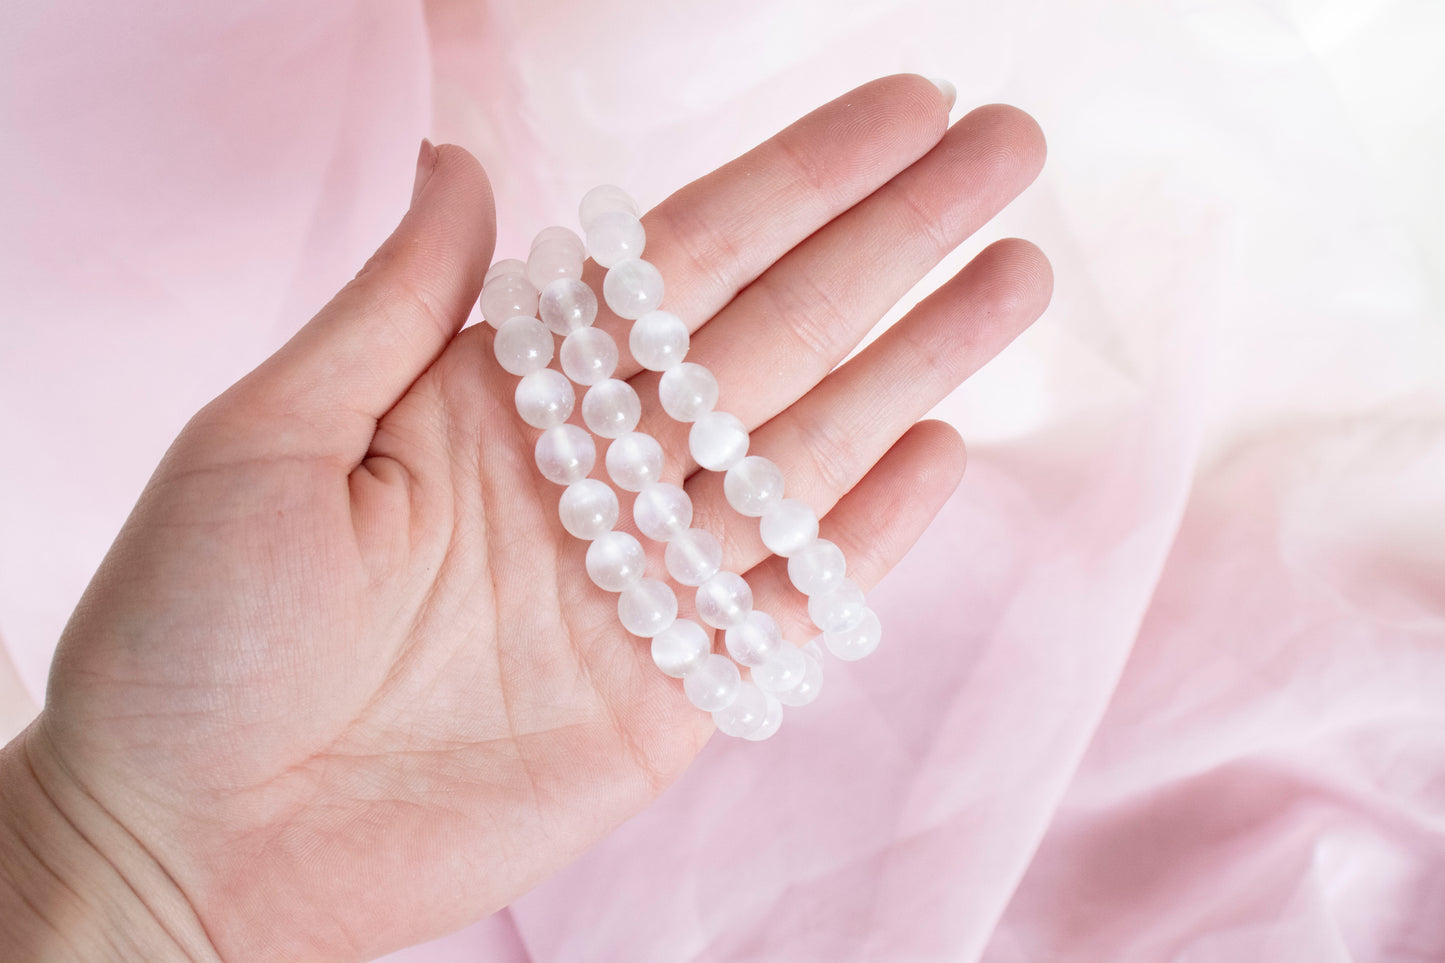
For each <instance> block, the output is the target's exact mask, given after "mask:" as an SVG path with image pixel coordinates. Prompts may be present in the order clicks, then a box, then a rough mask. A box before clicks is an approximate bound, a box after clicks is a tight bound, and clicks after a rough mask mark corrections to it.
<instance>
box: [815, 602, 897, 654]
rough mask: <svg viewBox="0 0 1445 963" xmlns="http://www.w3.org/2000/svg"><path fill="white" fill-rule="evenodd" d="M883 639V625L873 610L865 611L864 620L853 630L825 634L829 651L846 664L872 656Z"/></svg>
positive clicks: (824, 638) (825, 641)
mask: <svg viewBox="0 0 1445 963" xmlns="http://www.w3.org/2000/svg"><path fill="white" fill-rule="evenodd" d="M882 638H883V623H882V622H880V621H879V620H878V613H877V612H874V611H873V610H872V609H864V610H863V618H862V619H861V620H860V621H859V622H858V624H857V625H855V626H853V627H852V628H851V629H847V630H845V631H842V632H824V633H823V641H824V643H825V644H826V645H827V646H828V651H829V652H831V653H833V654H834V655H835V656H837V657H838V658H840V659H842V660H843V661H844V662H856V661H858V660H859V659H861V658H863V657H864V656H865V655H871V654H872V653H873V651H874V650H875V649H877V648H878V642H879V640H881V639H882Z"/></svg>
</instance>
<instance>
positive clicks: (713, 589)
mask: <svg viewBox="0 0 1445 963" xmlns="http://www.w3.org/2000/svg"><path fill="white" fill-rule="evenodd" d="M752 610H753V590H752V589H750V588H748V583H747V582H745V581H744V580H743V577H742V576H741V575H738V574H737V573H735V572H718V573H717V574H716V575H713V576H712V577H710V578H709V579H708V580H707V581H705V582H703V583H702V584H701V585H699V586H698V587H697V614H698V616H699V617H701V618H702V620H703V621H704V622H706V623H707V624H708V625H711V626H712V627H713V628H715V629H730V628H732V627H733V626H734V625H741V624H742V622H743V620H744V619H746V618H747V617H748V613H749V612H751V611H752Z"/></svg>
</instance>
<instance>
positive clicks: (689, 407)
mask: <svg viewBox="0 0 1445 963" xmlns="http://www.w3.org/2000/svg"><path fill="white" fill-rule="evenodd" d="M657 398H658V400H659V401H661V402H662V410H663V411H665V412H667V414H668V417H670V418H672V420H674V421H683V422H687V421H697V420H698V419H699V418H701V417H702V416H703V415H705V414H707V413H708V412H709V411H712V410H713V408H714V407H716V405H717V379H716V378H714V377H713V375H712V372H711V371H709V370H708V369H707V368H704V367H703V366H702V365H700V364H694V363H693V362H691V361H684V362H682V363H681V364H679V365H675V366H674V367H671V368H668V369H667V371H665V372H663V375H662V378H661V380H659V381H658V383H657Z"/></svg>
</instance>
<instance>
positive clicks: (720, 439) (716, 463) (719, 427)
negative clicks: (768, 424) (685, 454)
mask: <svg viewBox="0 0 1445 963" xmlns="http://www.w3.org/2000/svg"><path fill="white" fill-rule="evenodd" d="M687 448H688V451H690V452H691V453H692V460H693V461H695V462H697V463H698V464H699V465H701V466H702V467H703V468H706V469H708V470H709V471H727V470H728V469H729V468H731V467H732V466H734V465H736V464H737V463H738V462H740V461H742V460H743V457H744V456H745V455H747V453H748V430H747V429H746V428H744V427H743V423H742V422H741V421H739V420H738V419H737V416H736V415H730V414H728V413H727V412H726V411H709V412H708V413H707V414H705V415H703V416H702V417H701V418H699V419H698V420H697V421H695V422H693V423H692V428H691V429H690V430H689V431H688V433H687Z"/></svg>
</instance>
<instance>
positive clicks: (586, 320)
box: [537, 278, 597, 337]
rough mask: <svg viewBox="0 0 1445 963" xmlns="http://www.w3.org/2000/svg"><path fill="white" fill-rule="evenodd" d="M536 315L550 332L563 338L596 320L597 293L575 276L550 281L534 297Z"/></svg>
mask: <svg viewBox="0 0 1445 963" xmlns="http://www.w3.org/2000/svg"><path fill="white" fill-rule="evenodd" d="M537 314H538V316H539V317H540V318H541V319H542V323H543V324H545V325H546V326H547V328H548V329H549V330H550V331H551V332H552V333H553V334H560V335H562V336H563V337H566V336H567V335H569V334H571V333H572V332H573V331H576V330H577V329H578V328H590V327H592V323H593V322H594V321H596V320H597V295H596V294H593V293H592V288H590V287H588V286H587V285H586V284H585V283H583V282H582V281H579V280H577V279H575V278H561V279H559V280H556V281H549V282H548V283H547V286H546V287H545V288H543V289H542V296H541V297H540V298H538V299H537Z"/></svg>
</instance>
